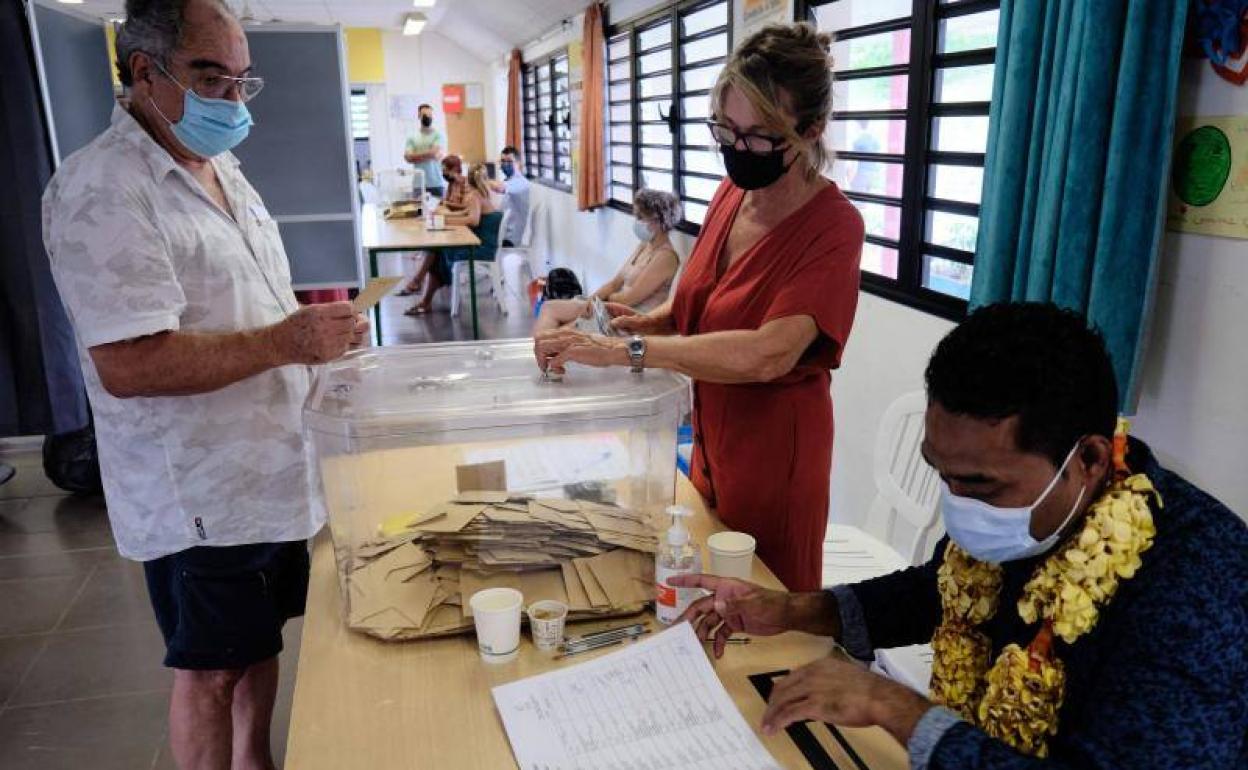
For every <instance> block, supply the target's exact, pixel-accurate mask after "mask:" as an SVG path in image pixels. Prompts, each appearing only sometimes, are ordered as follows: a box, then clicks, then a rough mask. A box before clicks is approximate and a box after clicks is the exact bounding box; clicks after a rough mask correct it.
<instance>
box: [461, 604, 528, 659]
mask: <svg viewBox="0 0 1248 770" xmlns="http://www.w3.org/2000/svg"><path fill="white" fill-rule="evenodd" d="M523 604H524V594H522V593H520V592H519V591H517V590H516V589H514V588H486V589H484V590H481V591H477V592H476V593H475V594H473V595H472V598H471V599H469V600H468V606H469V607H471V608H472V620H473V623H474V624H475V625H476V627H477V649H478V650H480V652H481V658H482V659H483V660H485V661H486V662H487V663H506V662H508V661H510V660H513V659H514V658H515V657H516V650H517V649H518V648H519V647H520V608H521V606H522V605H523Z"/></svg>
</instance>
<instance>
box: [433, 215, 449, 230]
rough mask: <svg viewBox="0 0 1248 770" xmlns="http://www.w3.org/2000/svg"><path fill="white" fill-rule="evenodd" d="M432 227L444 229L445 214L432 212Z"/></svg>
mask: <svg viewBox="0 0 1248 770" xmlns="http://www.w3.org/2000/svg"><path fill="white" fill-rule="evenodd" d="M433 229H434V230H445V229H446V216H445V215H443V214H434V215H433Z"/></svg>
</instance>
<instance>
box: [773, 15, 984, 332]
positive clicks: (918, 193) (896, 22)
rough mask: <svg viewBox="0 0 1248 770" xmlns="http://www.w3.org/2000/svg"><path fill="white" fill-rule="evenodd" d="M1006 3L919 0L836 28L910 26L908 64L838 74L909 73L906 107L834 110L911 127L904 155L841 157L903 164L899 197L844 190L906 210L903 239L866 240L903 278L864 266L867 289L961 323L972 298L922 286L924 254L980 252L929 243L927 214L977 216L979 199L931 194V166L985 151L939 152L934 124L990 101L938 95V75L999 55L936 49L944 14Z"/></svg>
mask: <svg viewBox="0 0 1248 770" xmlns="http://www.w3.org/2000/svg"><path fill="white" fill-rule="evenodd" d="M840 1H842V0H796V3H795V8H794V12H795V17H796V18H797V19H805V20H809V21H811V22H814V21H815V15H814V14H815V9H816V8H818V7H820V6H824V5H830V4H832V3H834V2H840ZM1000 5H1001V3H1000V0H970V1H969V2H962V3H956V4H952V5H949V4H944V3H941V2H940V0H913V4H912V6H911V15H910V16H909V17H908V18H902V19H889V20H885V21H881V22H874V23H872V24H867V25H863V26H860V27H854V28H851V29H845V30H840V31H838V32H837V39H838V40H849V39H854V38H858V37H866V36H868V35H875V34H880V33H884V32H896V31H899V30H903V29H909V30H910V57H909V62H908V63H907V64H904V65H889V66H885V67H873V68H869V69H859V70H852V71H850V72H845V73H841V74H839V75H838V78H839V79H840V80H854V79H858V78H865V77H879V76H882V75H900V74H905V75H908V76H909V81H908V85H907V87H908V92H907V102H906V104H907V106H906V108H905V109H903V110H859V111H847V110H843V111H838V110H834V111H833V118H834V119H856V118H863V119H876V120H904V121H905V126H906V145H905V151H904V152H903V154H901V155H896V154H888V153H855V152H838V153H837V157H839V158H845V159H849V160H855V159H857V160H867V161H871V160H877V161H889V162H894V163H895V162H900V163H901V164H902V169H903V170H902V190H901V197H900V198H893V197H889V196H883V195H871V194H866V193H856V192H853V191H845V195H846V197H848V198H850V199H851V200H855V201H859V202H864V203H883V204H886V205H890V206H894V207H898V208H899V209H900V213H901V224H900V229H899V236H900V237H899V238H898V239H897V240H892V239H888V238H881V237H879V236H876V235H868V236H867V238H866V241H867V243H870V244H874V245H878V246H883V247H885V248H892V249H896V250H897V278H896V279H893V278H888V277H887V276H883V275H878V274H876V273H870V272H866V271H864V272H863V273H862V288H863V289H864V290H865V291H869V292H871V293H872V294H875V295H877V296H881V297H884V298H886V299H891V300H893V301H896V302H898V303H900V304H903V305H907V306H909V307H913V308H916V309H918V310H922V311H925V312H928V313H932V314H933V315H937V316H940V317H943V318H948V319H951V320H955V321H956V320H961V319H962V318H964V317H965V316H966V312H967V302H966V300H962V299H959V298H957V297H953V296H950V295H948V294H944V293H942V292H938V291H935V290H932V289H928V288H926V287H925V286H923V274H924V265H925V259H924V258H925V257H928V256H931V257H940V258H944V259H950V260H953V261H955V262H960V263H962V264H966V265H972V266H973V265H974V258H975V255H974V253H972V252H967V251H961V250H959V249H952V248H948V247H945V246H941V245H938V244H934V243H930V242H929V241H928V239H927V218H928V214H929V212H939V211H944V212H949V213H953V214H962V215H967V216H975V217H978V216H979V211H980V208H979V204H975V203H967V202H965V201H954V200H944V199H939V198H935V197H933V196H932V195H931V194H930V187H929V185H930V184H931V176H930V169H931V166H933V165H936V164H942V165H959V166H977V167H980V168H982V167H983V165H984V156H983V154H981V153H965V152H948V151H938V150H936V149H935V148H934V141H933V140H934V137H933V135H932V127H933V125H934V119H935V118H938V117H960V116H981V115H984V116H986V115H988V112H989V107H990V104H989V103H988V102H961V103H940V102H936V101H934V99H935V96H936V93H935V89H936V75H937V73H938V72H939V71H941V70H944V69H948V68H956V67H966V66H976V65H982V64H991V63H993V62H994V61H995V53H996V51H995V49H993V48H987V49H978V50H971V51H959V52H957V53H949V54H942V53H938V52H937V45H938V42H939V41H938V39H937V38H938V36H939V32H940V22H941V21H942V20H945V19H950V18H955V17H958V16H966V15H970V14H975V13H982V12H985V11H991V10H995V9H998V8H1000Z"/></svg>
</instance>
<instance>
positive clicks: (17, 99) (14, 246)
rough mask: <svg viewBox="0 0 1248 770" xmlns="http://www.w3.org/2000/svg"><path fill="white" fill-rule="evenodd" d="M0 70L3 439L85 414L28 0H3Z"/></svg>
mask: <svg viewBox="0 0 1248 770" xmlns="http://www.w3.org/2000/svg"><path fill="white" fill-rule="evenodd" d="M102 37H103V34H102V33H101V38H102ZM0 72H3V73H4V77H0V180H4V181H3V183H0V212H3V216H0V436H15V435H40V434H50V433H68V432H70V431H76V430H79V429H81V428H83V427H85V426H86V425H87V423H88V420H89V415H88V411H87V400H86V391H85V389H84V387H83V382H82V372H81V371H80V369H79V366H78V357H77V352H76V348H75V345H74V335H73V330H72V328H71V327H70V324H69V319H68V318H67V317H66V315H65V310H64V308H63V306H62V305H61V300H60V296H59V295H58V294H57V292H56V286H55V285H54V284H53V282H52V273H51V268H50V266H49V264H48V257H47V254H46V253H45V252H44V250H43V235H42V224H41V215H40V194H41V192H42V190H43V188H44V186H45V185H46V184H47V182H48V179H50V178H51V176H52V154H51V148H50V146H49V138H48V127H47V124H46V123H45V120H44V115H43V111H42V106H41V101H42V100H41V97H40V91H39V80H38V75H37V73H36V70H35V65H34V50H33V46H32V43H31V38H30V33H29V28H28V26H27V21H26V16H25V13H24V9H23V6H22V3H17V2H6V3H0ZM105 77H106V78H107V71H105Z"/></svg>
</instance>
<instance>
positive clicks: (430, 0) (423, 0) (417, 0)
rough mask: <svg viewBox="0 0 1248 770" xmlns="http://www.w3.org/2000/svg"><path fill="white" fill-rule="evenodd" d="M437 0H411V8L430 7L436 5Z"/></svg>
mask: <svg viewBox="0 0 1248 770" xmlns="http://www.w3.org/2000/svg"><path fill="white" fill-rule="evenodd" d="M437 3H438V0H412V7H413V8H432V7H433V6H435V5H437Z"/></svg>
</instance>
